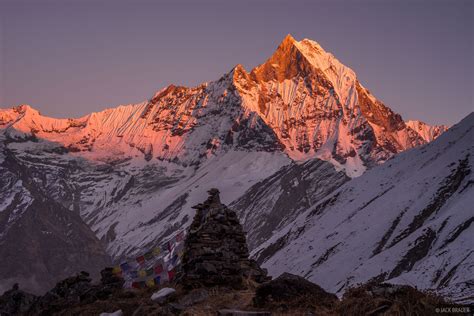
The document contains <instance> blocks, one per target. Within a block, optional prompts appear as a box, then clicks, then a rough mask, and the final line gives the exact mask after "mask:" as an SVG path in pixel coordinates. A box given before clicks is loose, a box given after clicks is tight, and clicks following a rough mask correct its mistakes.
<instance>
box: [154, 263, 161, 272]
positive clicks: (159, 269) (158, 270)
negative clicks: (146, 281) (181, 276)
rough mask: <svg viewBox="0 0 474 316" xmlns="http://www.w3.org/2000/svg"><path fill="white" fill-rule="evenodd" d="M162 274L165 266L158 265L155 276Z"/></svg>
mask: <svg viewBox="0 0 474 316" xmlns="http://www.w3.org/2000/svg"><path fill="white" fill-rule="evenodd" d="M161 272H163V266H162V265H161V264H158V265H157V266H156V267H155V274H161Z"/></svg>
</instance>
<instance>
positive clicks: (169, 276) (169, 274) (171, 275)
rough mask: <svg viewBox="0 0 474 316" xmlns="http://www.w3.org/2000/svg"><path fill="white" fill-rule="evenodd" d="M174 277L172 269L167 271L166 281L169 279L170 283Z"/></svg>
mask: <svg viewBox="0 0 474 316" xmlns="http://www.w3.org/2000/svg"><path fill="white" fill-rule="evenodd" d="M174 275H175V271H174V269H173V270H170V271H168V279H169V280H170V281H172V280H173V279H174Z"/></svg>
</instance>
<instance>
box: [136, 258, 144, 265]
mask: <svg viewBox="0 0 474 316" xmlns="http://www.w3.org/2000/svg"><path fill="white" fill-rule="evenodd" d="M137 262H138V264H140V265H142V264H144V263H145V257H144V256H140V257H137Z"/></svg>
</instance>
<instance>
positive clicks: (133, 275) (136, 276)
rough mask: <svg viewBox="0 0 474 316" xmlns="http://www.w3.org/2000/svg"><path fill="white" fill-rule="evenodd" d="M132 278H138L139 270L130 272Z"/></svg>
mask: <svg viewBox="0 0 474 316" xmlns="http://www.w3.org/2000/svg"><path fill="white" fill-rule="evenodd" d="M128 274H129V275H130V277H131V278H132V279H136V278H138V271H137V270H132V271H130V272H129V273H128Z"/></svg>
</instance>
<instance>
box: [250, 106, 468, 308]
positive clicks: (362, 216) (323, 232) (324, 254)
mask: <svg viewBox="0 0 474 316" xmlns="http://www.w3.org/2000/svg"><path fill="white" fill-rule="evenodd" d="M473 140H474V113H472V114H470V115H469V116H467V117H466V118H465V119H463V120H462V121H461V122H460V123H459V124H457V125H455V126H454V127H452V128H451V129H449V130H448V131H447V132H445V133H444V134H442V135H441V136H440V137H439V138H437V139H436V140H435V141H433V142H432V143H429V144H427V145H424V146H422V147H420V148H416V149H412V150H409V151H406V152H404V153H401V154H399V155H397V156H396V157H394V158H393V159H391V160H389V161H387V162H386V163H385V164H383V165H381V166H378V167H375V168H373V169H372V170H369V171H367V172H366V173H365V174H364V175H362V176H361V177H359V178H356V179H352V180H351V181H349V182H347V183H345V184H344V185H342V186H341V187H340V188H339V189H337V190H335V191H333V193H332V194H330V195H329V196H327V197H326V198H324V199H321V200H320V201H318V202H316V203H314V204H313V205H312V206H311V207H309V208H308V209H307V210H305V211H303V212H300V213H299V215H298V217H297V218H296V219H295V220H294V221H293V222H292V223H290V224H288V225H286V226H284V227H279V229H278V231H275V232H274V234H273V236H272V238H271V239H269V240H268V241H267V242H265V243H263V244H262V245H261V246H259V247H257V248H256V249H254V251H253V254H254V255H255V256H256V257H257V258H258V260H259V261H260V262H263V265H264V267H266V268H268V269H269V271H270V273H271V274H273V275H275V276H276V275H278V274H280V273H282V272H285V271H292V272H295V273H298V274H300V275H303V276H305V277H307V278H309V279H310V280H312V281H315V282H316V283H318V284H320V285H321V286H323V287H325V288H326V289H327V290H330V291H333V292H338V293H341V292H342V291H343V290H344V289H346V288H347V287H348V286H350V285H354V284H356V283H359V282H365V281H368V280H370V279H377V280H387V281H390V282H394V283H404V284H411V285H416V286H417V287H420V288H430V289H436V290H438V291H440V292H443V293H445V294H449V295H452V296H454V298H455V299H457V300H460V301H462V300H463V299H467V300H470V301H472V300H473V296H472V295H473V294H474V290H473V287H472V284H473V281H474V280H473V278H472V276H473V275H474V247H473V246H474V244H473V239H472V236H473V232H474V231H473V229H474V226H473V222H474V217H473V216H474V212H473V211H474V208H473V205H474V185H473V184H474V173H473V172H472V171H473V170H474V160H473V159H474V158H473V157H474V141H473ZM244 197H245V196H244ZM244 197H243V198H244ZM241 199H242V198H241ZM469 297H470V298H469Z"/></svg>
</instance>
